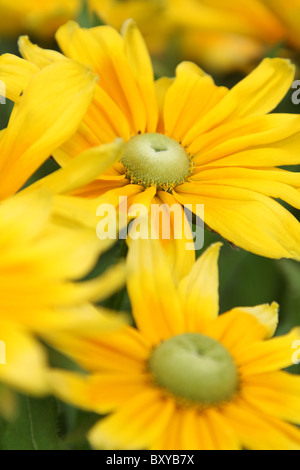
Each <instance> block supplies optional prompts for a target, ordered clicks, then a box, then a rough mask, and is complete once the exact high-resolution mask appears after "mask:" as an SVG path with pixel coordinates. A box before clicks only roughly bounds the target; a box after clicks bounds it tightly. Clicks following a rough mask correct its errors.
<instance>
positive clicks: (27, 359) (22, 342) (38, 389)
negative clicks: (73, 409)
mask: <svg viewBox="0 0 300 470" xmlns="http://www.w3.org/2000/svg"><path fill="white" fill-rule="evenodd" d="M0 336H1V341H3V342H4V344H5V356H6V364H1V365H0V380H1V381H4V382H5V383H7V384H9V385H10V386H12V387H15V388H17V389H19V390H20V391H21V392H25V393H31V394H36V395H44V394H46V393H49V388H48V385H47V380H46V371H47V359H46V353H45V351H44V349H43V348H42V346H41V344H40V343H39V342H38V341H37V340H36V339H34V338H33V336H31V335H30V334H29V333H27V332H26V331H24V330H22V329H21V328H17V327H16V325H14V324H6V323H5V322H3V321H2V322H1V331H0Z"/></svg>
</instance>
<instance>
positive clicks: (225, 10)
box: [89, 0, 300, 72]
mask: <svg viewBox="0 0 300 470" xmlns="http://www.w3.org/2000/svg"><path fill="white" fill-rule="evenodd" d="M89 4H90V8H91V9H92V10H93V11H95V12H96V13H97V14H98V16H99V17H100V18H101V19H102V20H103V21H104V22H106V23H108V24H110V25H112V26H114V27H115V28H117V29H119V28H120V26H121V24H122V22H123V21H125V20H126V19H127V18H133V19H134V20H136V22H137V24H138V26H139V28H140V29H141V31H142V33H143V34H144V36H145V39H146V42H147V45H148V47H149V49H150V51H151V53H152V54H161V53H163V52H166V50H167V46H168V45H169V44H170V43H172V41H173V42H174V39H175V38H176V43H175V44H176V45H177V46H178V49H179V51H178V52H179V54H180V55H181V56H182V57H185V58H187V57H188V58H190V59H192V60H196V61H198V62H199V63H201V64H202V65H203V66H204V67H205V68H207V69H208V70H211V71H216V72H228V71H231V70H233V69H238V70H245V69H246V70H248V68H249V65H250V66H253V64H255V63H257V62H258V61H259V60H260V59H261V58H262V57H264V56H265V55H266V54H268V52H269V51H270V50H271V49H273V48H278V46H279V45H280V44H281V45H282V46H283V43H285V46H284V47H288V48H289V49H294V50H296V51H297V50H299V48H300V41H299V33H300V26H299V25H300V1H299V0H287V1H285V0H240V1H239V2H237V1H236V0H229V1H227V2H224V1H221V0H156V1H154V2H147V1H146V0H127V1H116V0H89ZM162 25H164V26H165V27H164V28H163V27H162ZM290 53H292V52H291V51H290Z"/></svg>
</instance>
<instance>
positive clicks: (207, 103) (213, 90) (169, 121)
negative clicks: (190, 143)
mask: <svg viewBox="0 0 300 470" xmlns="http://www.w3.org/2000/svg"><path fill="white" fill-rule="evenodd" d="M227 91H228V90H227V89H226V88H224V87H217V86H216V85H215V84H214V82H213V79H212V78H211V77H210V76H209V75H206V74H205V73H204V72H203V70H201V69H200V68H199V67H197V66H196V65H195V64H193V63H191V62H182V63H181V64H180V65H179V66H178V67H177V69H176V78H175V80H174V82H173V84H172V85H171V86H170V88H169V89H168V91H167V94H166V97H165V103H164V123H165V129H166V134H167V135H169V136H171V137H173V138H174V139H175V140H177V141H182V140H183V139H184V137H185V136H186V133H187V132H188V131H189V130H190V129H191V127H193V126H194V125H195V123H196V122H197V121H199V120H201V118H203V116H205V115H206V114H207V113H208V112H209V111H210V110H211V109H212V108H214V106H216V104H217V103H218V102H220V100H221V99H222V98H223V97H224V95H225V94H226V93H227ZM182 116H184V119H182Z"/></svg>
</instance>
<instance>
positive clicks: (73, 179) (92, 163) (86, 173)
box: [29, 140, 123, 194]
mask: <svg viewBox="0 0 300 470" xmlns="http://www.w3.org/2000/svg"><path fill="white" fill-rule="evenodd" d="M122 148H123V143H122V141H121V140H118V141H116V142H115V143H112V144H107V145H102V146H101V147H93V148H92V149H90V150H86V151H85V152H83V153H82V154H81V155H79V156H78V157H77V158H75V159H74V160H72V161H70V163H69V164H68V165H67V166H65V168H62V169H60V170H57V171H55V172H54V173H52V174H51V175H48V176H47V177H45V178H43V179H41V180H39V181H38V182H37V183H35V184H34V185H32V186H30V188H29V190H30V191H31V190H35V189H36V188H40V187H43V188H46V189H48V190H49V191H51V192H52V193H58V194H64V193H70V192H72V191H74V190H76V189H78V188H81V187H82V186H84V185H86V184H88V183H90V182H91V181H93V180H94V179H96V178H97V177H98V176H99V175H101V174H102V173H104V172H105V171H106V170H107V169H108V168H110V167H111V166H112V165H113V164H114V163H115V161H117V160H118V159H120V155H121V152H122Z"/></svg>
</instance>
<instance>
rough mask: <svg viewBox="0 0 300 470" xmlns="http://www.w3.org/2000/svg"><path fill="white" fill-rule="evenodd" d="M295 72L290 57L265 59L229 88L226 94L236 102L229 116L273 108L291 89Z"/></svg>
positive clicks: (255, 114) (248, 114) (267, 111)
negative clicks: (286, 58)
mask: <svg viewBox="0 0 300 470" xmlns="http://www.w3.org/2000/svg"><path fill="white" fill-rule="evenodd" d="M294 75H295V66H294V65H293V64H292V63H291V62H290V61H289V60H284V59H268V58H267V59H264V60H263V61H262V62H261V63H260V65H259V66H258V67H257V68H256V69H255V70H254V71H253V72H252V73H250V74H249V75H248V76H247V77H246V78H244V79H243V80H242V81H241V82H240V83H238V84H237V85H236V86H235V87H233V88H232V90H231V91H230V92H229V94H228V97H227V98H228V99H233V100H236V103H237V106H236V109H235V111H234V112H233V113H232V114H231V115H230V117H229V119H230V120H233V119H237V118H242V117H243V116H251V115H253V116H259V115H262V114H266V113H269V112H271V111H273V109H275V108H276V106H277V105H278V104H279V103H280V101H281V100H282V99H283V98H284V96H285V95H286V93H287V92H288V91H289V89H290V87H291V85H292V82H293V79H294Z"/></svg>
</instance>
